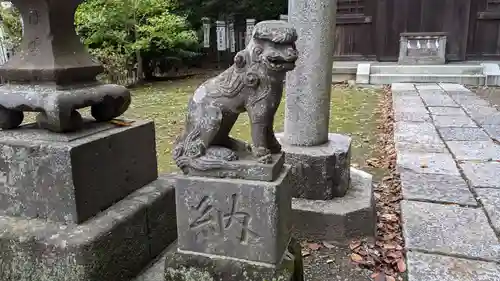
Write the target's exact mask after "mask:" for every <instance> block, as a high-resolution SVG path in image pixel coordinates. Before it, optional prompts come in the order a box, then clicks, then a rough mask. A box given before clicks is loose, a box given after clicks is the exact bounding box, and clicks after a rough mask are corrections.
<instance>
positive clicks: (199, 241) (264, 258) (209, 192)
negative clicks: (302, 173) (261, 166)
mask: <svg viewBox="0 0 500 281" xmlns="http://www.w3.org/2000/svg"><path fill="white" fill-rule="evenodd" d="M288 174H289V168H288V167H287V168H284V169H283V170H282V173H281V175H280V177H279V178H278V179H277V180H276V181H274V182H264V181H248V180H238V179H216V178H206V177H194V176H176V177H175V180H176V208H177V227H178V228H177V232H178V235H179V239H178V241H177V244H178V248H179V249H180V250H182V251H189V252H195V253H199V254H208V255H217V256H224V257H228V258H236V259H244V260H249V261H254V262H262V263H270V264H277V263H278V262H279V260H280V259H281V257H282V256H283V253H284V251H285V249H286V246H287V243H288V241H289V239H290V230H291V225H290V220H289V218H290V213H291V194H290V192H291V190H290V189H291V186H290V181H289V176H288Z"/></svg>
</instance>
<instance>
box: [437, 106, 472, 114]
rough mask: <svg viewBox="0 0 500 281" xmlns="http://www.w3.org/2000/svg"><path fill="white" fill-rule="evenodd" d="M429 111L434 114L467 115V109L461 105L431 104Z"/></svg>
mask: <svg viewBox="0 0 500 281" xmlns="http://www.w3.org/2000/svg"><path fill="white" fill-rule="evenodd" d="M429 112H430V113H431V114H432V115H437V116H439V115H444V116H447V115H452V116H454V115H460V116H467V114H466V113H465V111H464V110H463V109H461V108H459V107H435V106H431V107H429Z"/></svg>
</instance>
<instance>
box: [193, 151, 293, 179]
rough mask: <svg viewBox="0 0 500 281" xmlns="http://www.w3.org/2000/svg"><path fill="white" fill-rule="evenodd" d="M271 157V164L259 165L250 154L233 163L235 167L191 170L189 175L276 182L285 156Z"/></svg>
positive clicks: (276, 155) (274, 155)
mask: <svg viewBox="0 0 500 281" xmlns="http://www.w3.org/2000/svg"><path fill="white" fill-rule="evenodd" d="M271 157H272V162H271V163H269V164H267V163H259V162H258V161H255V159H254V158H253V157H252V155H251V154H250V153H248V154H247V155H246V157H244V158H241V157H240V159H239V160H234V161H231V165H232V166H233V167H229V168H227V167H223V168H221V169H213V170H206V171H202V170H196V169H189V172H188V174H189V175H191V176H198V177H215V178H235V179H245V180H257V181H274V180H275V179H276V178H277V177H278V176H279V175H280V173H281V170H282V168H283V164H284V163H285V155H284V154H283V153H278V154H273V155H271Z"/></svg>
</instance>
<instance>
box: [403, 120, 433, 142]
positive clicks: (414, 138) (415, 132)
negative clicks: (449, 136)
mask: <svg viewBox="0 0 500 281" xmlns="http://www.w3.org/2000/svg"><path fill="white" fill-rule="evenodd" d="M394 141H395V142H396V143H397V142H412V143H440V142H442V140H441V138H440V137H439V135H438V133H437V131H436V128H435V127H434V125H432V123H418V122H397V123H396V124H395V126H394Z"/></svg>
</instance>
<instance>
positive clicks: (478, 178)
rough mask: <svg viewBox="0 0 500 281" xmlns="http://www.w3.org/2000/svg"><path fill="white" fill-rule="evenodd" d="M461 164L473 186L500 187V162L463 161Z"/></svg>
mask: <svg viewBox="0 0 500 281" xmlns="http://www.w3.org/2000/svg"><path fill="white" fill-rule="evenodd" d="M459 165H460V168H461V169H462V171H463V172H464V175H465V177H466V178H467V180H468V181H469V184H470V185H471V186H472V187H475V188H499V189H500V163H499V162H486V163H475V162H463V163H460V164H459Z"/></svg>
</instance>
